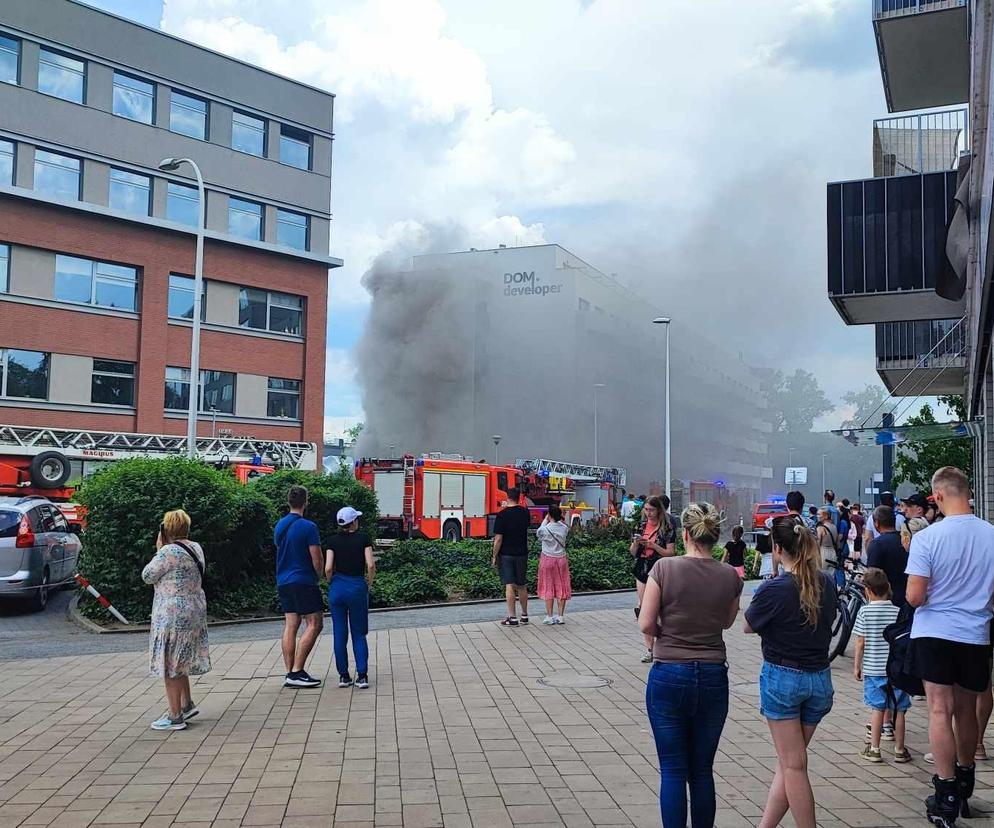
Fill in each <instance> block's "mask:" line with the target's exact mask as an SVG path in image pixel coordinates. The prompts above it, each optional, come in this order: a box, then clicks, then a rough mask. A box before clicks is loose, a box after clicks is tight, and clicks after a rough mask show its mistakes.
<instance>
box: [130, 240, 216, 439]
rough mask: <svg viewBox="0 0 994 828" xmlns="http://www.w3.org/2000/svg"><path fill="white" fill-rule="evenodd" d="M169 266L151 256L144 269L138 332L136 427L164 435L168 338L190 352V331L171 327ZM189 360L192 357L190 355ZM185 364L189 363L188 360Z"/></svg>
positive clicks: (183, 351)
mask: <svg viewBox="0 0 994 828" xmlns="http://www.w3.org/2000/svg"><path fill="white" fill-rule="evenodd" d="M168 297H169V265H168V263H166V262H162V261H159V260H153V259H149V260H147V261H146V262H145V268H144V271H143V272H142V289H141V307H140V311H141V328H140V331H139V334H138V376H137V378H136V380H135V382H136V386H135V407H136V409H137V412H136V414H137V416H136V418H135V430H136V431H138V432H143V433H146V434H162V433H163V432H164V431H165V430H166V429H165V427H164V426H165V416H164V413H165V405H164V393H165V382H166V340H167V337H168V338H169V339H172V338H174V337H175V338H178V339H180V340H182V341H181V344H180V347H181V352H182V353H186V354H189V352H190V335H189V331H188V330H184V329H178V330H177V329H175V328H174V329H173V331H170V330H169V326H168V325H167V308H168ZM187 359H189V357H187ZM185 364H187V365H189V362H188V361H187V362H186V363H185ZM208 433H210V432H208Z"/></svg>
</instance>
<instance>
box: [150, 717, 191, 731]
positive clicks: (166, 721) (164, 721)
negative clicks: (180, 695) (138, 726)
mask: <svg viewBox="0 0 994 828" xmlns="http://www.w3.org/2000/svg"><path fill="white" fill-rule="evenodd" d="M152 730H186V722H184V721H183V714H182V713H180V714H179V716H177V717H176V718H175V719H174V718H173V717H172V716H170V715H169V714H168V713H163V714H162V717H161V718H159V719H156V720H155V721H154V722H152Z"/></svg>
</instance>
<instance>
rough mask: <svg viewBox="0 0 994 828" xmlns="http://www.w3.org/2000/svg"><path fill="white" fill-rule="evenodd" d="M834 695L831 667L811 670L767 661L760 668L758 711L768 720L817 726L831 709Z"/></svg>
mask: <svg viewBox="0 0 994 828" xmlns="http://www.w3.org/2000/svg"><path fill="white" fill-rule="evenodd" d="M834 698H835V690H834V689H833V687H832V668H831V667H826V668H825V669H824V670H818V671H816V672H813V673H812V672H808V671H807V670H795V669H794V668H792V667H781V666H780V665H779V664H770V663H769V662H768V661H764V662H763V667H762V669H761V670H760V671H759V712H760V713H762V714H763V716H765V717H766V718H767V719H772V720H773V721H776V722H780V721H788V720H790V719H800V720H801V724H806V725H816V724H818V723H819V722H820V721H821V720H822V719H824V718H825V717H826V716H827V715H828V714H829V713H830V712H831V710H832V702H833V700H834Z"/></svg>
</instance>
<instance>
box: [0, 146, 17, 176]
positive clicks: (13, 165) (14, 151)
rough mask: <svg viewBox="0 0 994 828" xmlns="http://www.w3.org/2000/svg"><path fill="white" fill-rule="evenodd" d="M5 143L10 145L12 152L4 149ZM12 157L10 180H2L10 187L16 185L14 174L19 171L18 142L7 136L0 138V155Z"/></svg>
mask: <svg viewBox="0 0 994 828" xmlns="http://www.w3.org/2000/svg"><path fill="white" fill-rule="evenodd" d="M4 144H9V145H10V152H6V151H5V150H3V149H2V147H3V145H4ZM6 156H9V157H10V181H0V184H3V185H5V186H8V187H13V186H14V177H15V176H14V174H15V173H16V172H17V143H16V142H15V141H10V140H8V139H7V138H0V157H6Z"/></svg>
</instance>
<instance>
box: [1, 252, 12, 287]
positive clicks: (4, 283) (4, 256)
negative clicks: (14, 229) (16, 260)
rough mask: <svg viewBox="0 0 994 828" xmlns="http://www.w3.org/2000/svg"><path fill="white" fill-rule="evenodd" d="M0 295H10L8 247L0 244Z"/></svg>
mask: <svg viewBox="0 0 994 828" xmlns="http://www.w3.org/2000/svg"><path fill="white" fill-rule="evenodd" d="M0 293H10V245H9V244H7V243H6V242H2V243H0Z"/></svg>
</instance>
